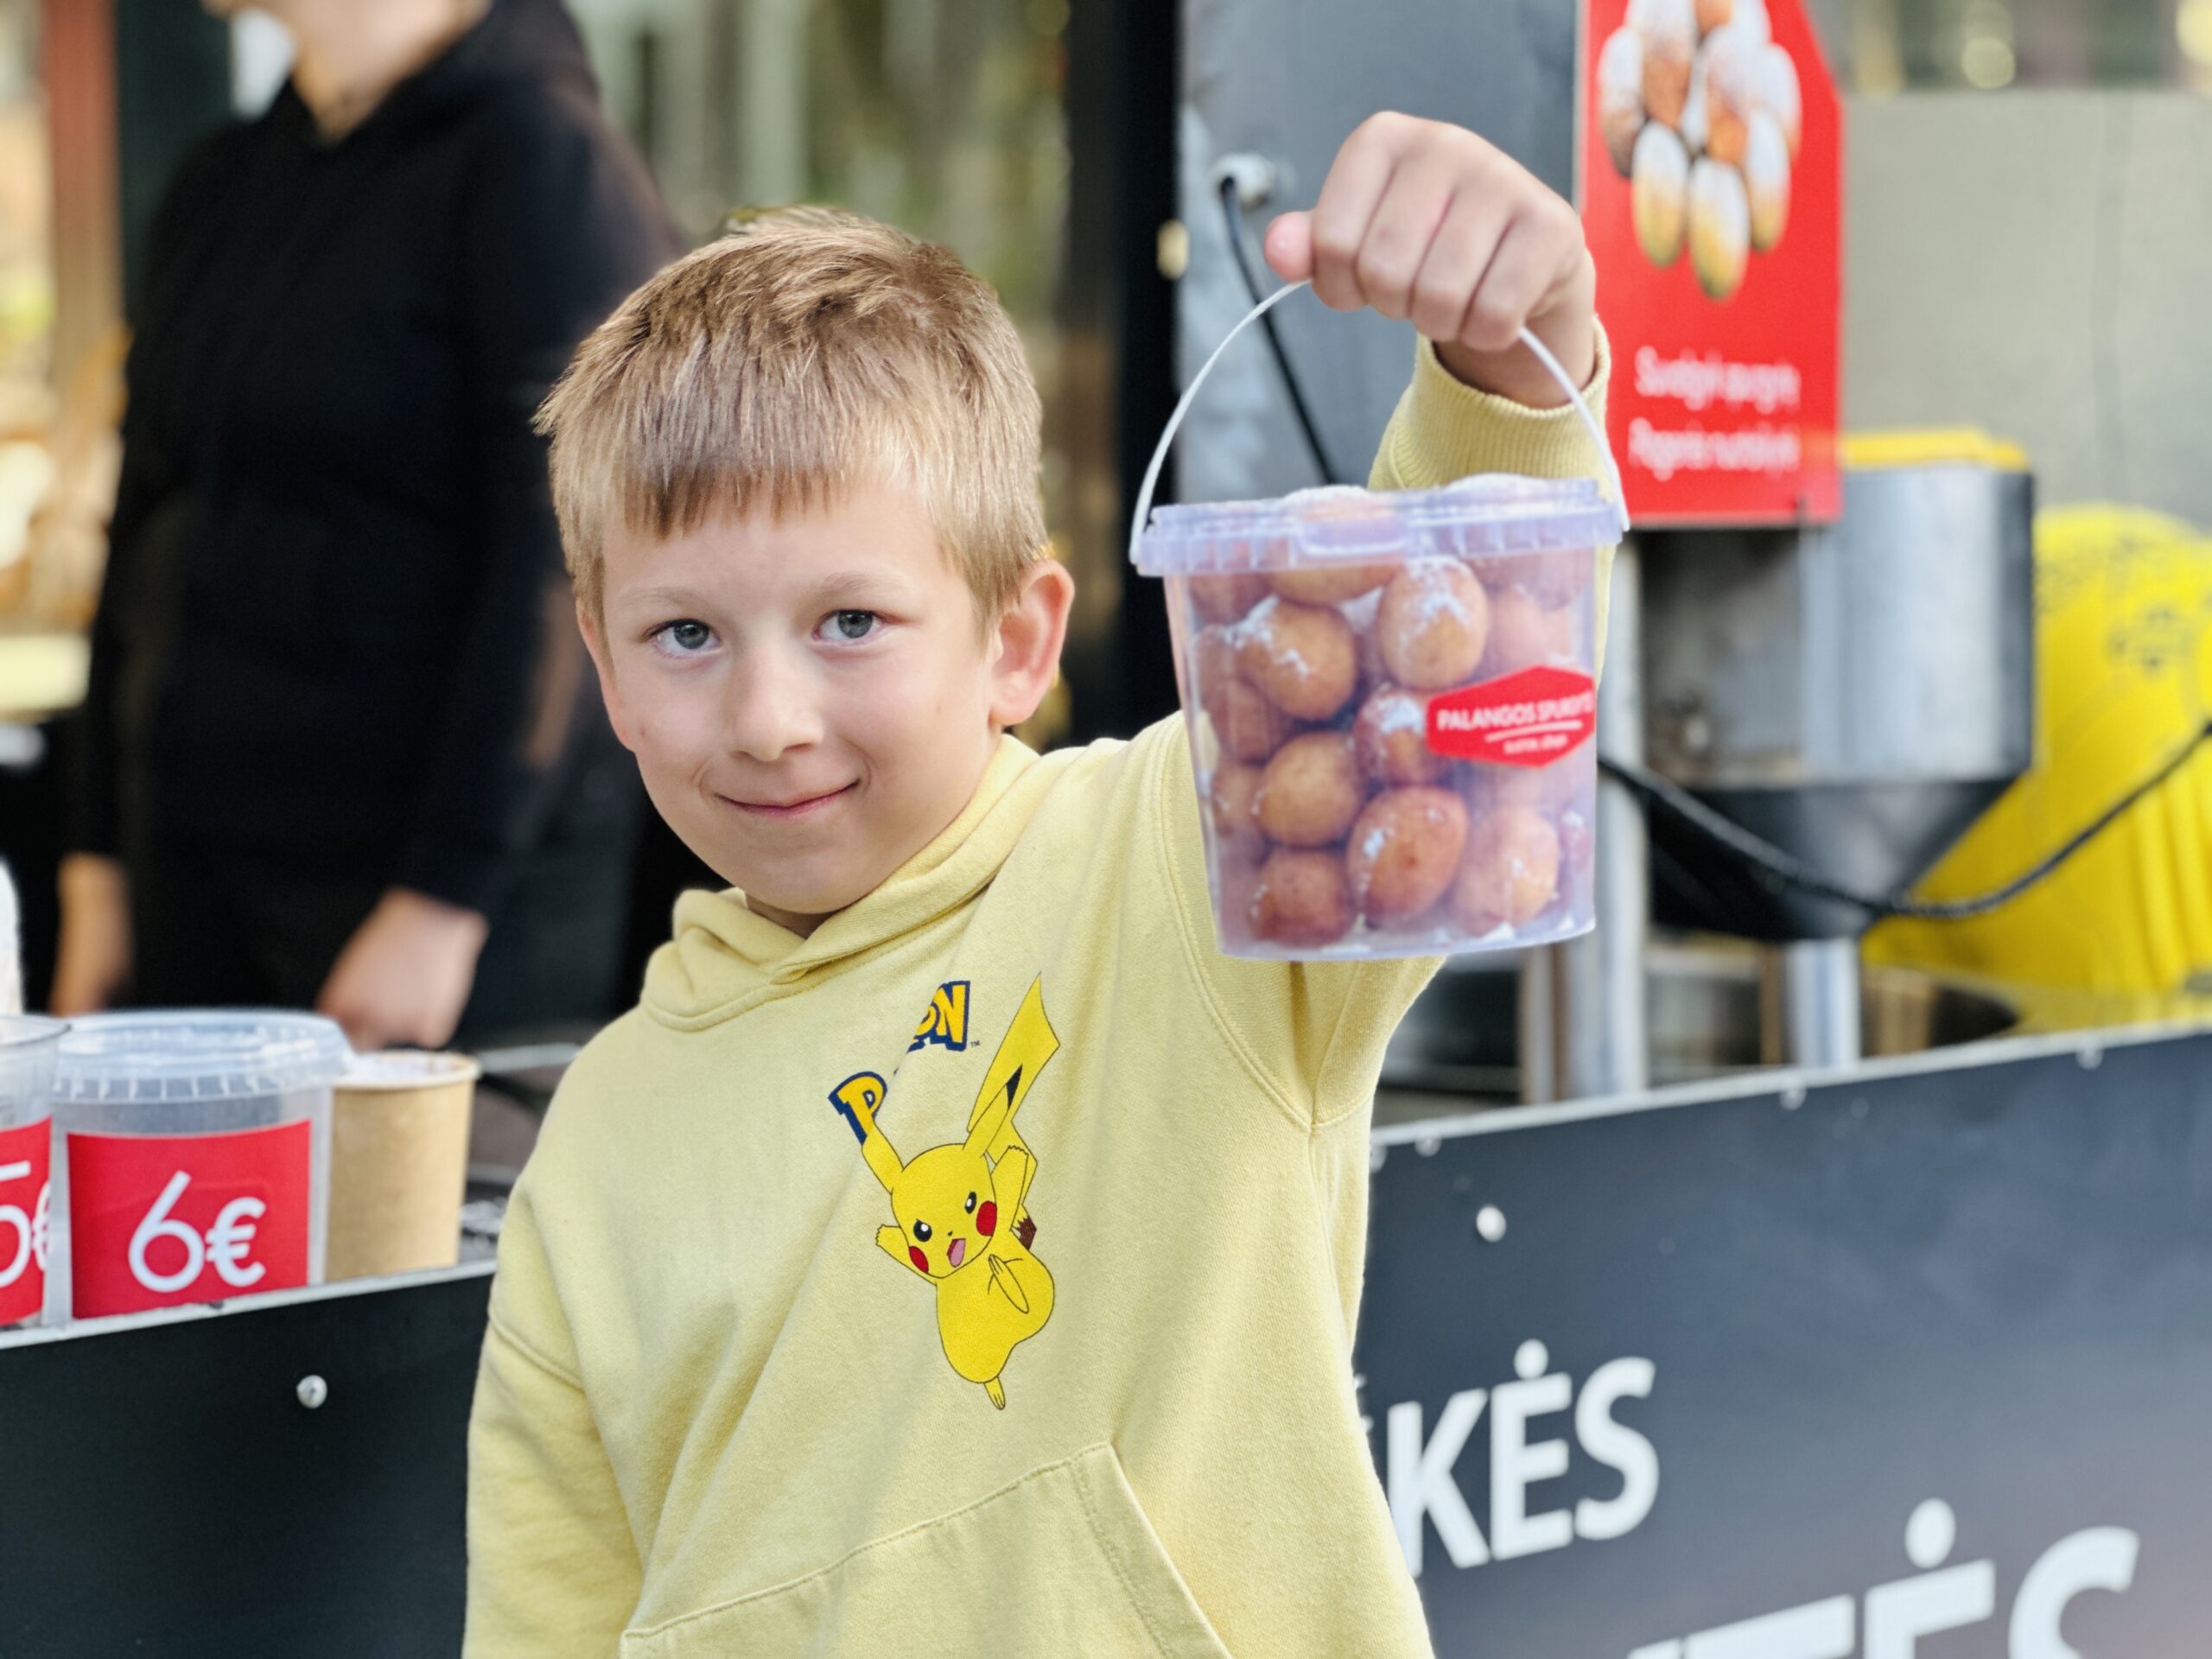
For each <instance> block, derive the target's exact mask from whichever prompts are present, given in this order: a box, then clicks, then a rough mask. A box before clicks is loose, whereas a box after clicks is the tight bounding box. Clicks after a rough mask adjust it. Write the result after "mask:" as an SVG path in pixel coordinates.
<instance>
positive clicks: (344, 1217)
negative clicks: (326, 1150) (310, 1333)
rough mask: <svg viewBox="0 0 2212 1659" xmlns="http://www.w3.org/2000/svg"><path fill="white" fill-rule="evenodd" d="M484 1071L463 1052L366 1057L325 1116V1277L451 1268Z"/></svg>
mask: <svg viewBox="0 0 2212 1659" xmlns="http://www.w3.org/2000/svg"><path fill="white" fill-rule="evenodd" d="M481 1070H482V1068H480V1066H479V1065H477V1064H476V1062H475V1061H474V1060H472V1059H470V1058H467V1056H466V1055H461V1054H426V1053H422V1052H416V1051H414V1050H409V1049H392V1050H388V1051H386V1052H384V1053H381V1054H365V1055H362V1056H361V1057H360V1058H358V1059H356V1060H355V1061H354V1063H353V1070H352V1071H349V1072H347V1073H346V1076H345V1077H342V1078H340V1080H339V1084H338V1087H337V1090H336V1096H335V1099H334V1110H333V1113H332V1117H331V1137H330V1245H329V1256H328V1266H327V1269H326V1272H325V1276H326V1277H327V1278H329V1279H361V1278H366V1277H368V1276H370V1275H371V1274H383V1273H409V1272H413V1271H415V1270H416V1269H418V1268H449V1267H451V1266H452V1265H453V1264H454V1261H455V1260H456V1259H458V1257H459V1255H460V1251H461V1198H462V1197H463V1195H464V1192H465V1190H466V1188H467V1180H468V1118H469V1111H470V1108H471V1107H472V1106H473V1105H474V1102H475V1098H476V1079H477V1077H478V1076H479V1075H480V1072H481Z"/></svg>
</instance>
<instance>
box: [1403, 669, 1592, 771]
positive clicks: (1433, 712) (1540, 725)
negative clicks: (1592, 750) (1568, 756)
mask: <svg viewBox="0 0 2212 1659" xmlns="http://www.w3.org/2000/svg"><path fill="white" fill-rule="evenodd" d="M1597 729H1598V686H1597V682H1596V681H1594V680H1592V678H1591V677H1589V676H1588V675H1587V674H1585V673H1583V672H1582V671H1580V669H1573V668H1552V667H1541V668H1524V669H1522V671H1520V672H1519V673H1517V674H1507V675H1503V676H1501V677H1499V678H1497V679H1495V680H1484V682H1483V683H1481V684H1480V685H1470V686H1466V687H1464V688H1462V689H1461V690H1457V691H1447V692H1446V693H1445V694H1444V695H1443V696H1440V697H1432V698H1430V699H1429V703H1428V747H1429V749H1430V751H1431V752H1432V753H1436V754H1448V755H1451V756H1452V757H1453V758H1454V759H1455V760H1480V761H1483V762H1484V763H1485V764H1486V765H1489V766H1549V765H1551V763H1552V762H1553V761H1554V760H1558V759H1559V758H1560V756H1561V755H1563V754H1565V753H1567V752H1568V751H1569V750H1571V749H1574V748H1577V747H1580V746H1581V745H1582V744H1584V743H1586V742H1588V741H1590V735H1591V734H1592V733H1593V732H1595V731H1596V730H1597Z"/></svg>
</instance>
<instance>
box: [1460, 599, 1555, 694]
mask: <svg viewBox="0 0 2212 1659" xmlns="http://www.w3.org/2000/svg"><path fill="white" fill-rule="evenodd" d="M1573 651H1574V619H1573V617H1571V616H1570V615H1568V614H1567V612H1565V611H1548V610H1546V609H1545V608H1544V607H1542V606H1541V605H1540V604H1538V603H1537V602H1536V597H1535V594H1531V593H1529V592H1528V591H1527V590H1526V589H1524V588H1499V589H1497V590H1496V591H1494V592H1493V593H1492V594H1491V596H1490V644H1489V646H1488V648H1487V649H1486V650H1484V652H1483V665H1482V677H1483V678H1484V679H1486V680H1494V679H1496V678H1497V677H1498V676H1499V675H1501V674H1513V673H1517V672H1518V671H1520V670H1522V669H1524V668H1534V667H1535V665H1536V664H1539V663H1548V662H1552V661H1554V660H1555V659H1557V658H1564V657H1569V656H1572V655H1573Z"/></svg>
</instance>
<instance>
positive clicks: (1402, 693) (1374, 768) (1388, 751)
mask: <svg viewBox="0 0 2212 1659" xmlns="http://www.w3.org/2000/svg"><path fill="white" fill-rule="evenodd" d="M1351 736H1352V742H1353V744H1354V745H1355V746H1356V747H1357V749H1358V752H1359V766H1360V770H1361V771H1362V772H1365V773H1366V774H1367V775H1368V776H1369V777H1370V778H1371V779H1374V780H1375V781H1376V783H1378V784H1384V785H1404V784H1433V783H1435V782H1437V781H1439V780H1440V779H1442V778H1443V776H1444V774H1445V773H1446V772H1448V771H1450V770H1451V766H1452V763H1451V761H1450V760H1447V759H1446V758H1445V757H1444V756H1443V755H1440V754H1439V753H1436V752H1435V751H1434V750H1433V749H1432V748H1430V747H1428V698H1427V696H1426V695H1425V694H1424V693H1422V692H1419V691H1408V690H1405V688H1404V687H1402V686H1395V685H1386V686H1384V687H1383V689H1382V690H1379V691H1377V692H1376V694H1375V695H1374V696H1371V697H1370V698H1368V700H1367V701H1366V702H1363V703H1362V704H1361V705H1360V707H1359V718H1358V719H1357V720H1355V721H1353V722H1352V727H1351Z"/></svg>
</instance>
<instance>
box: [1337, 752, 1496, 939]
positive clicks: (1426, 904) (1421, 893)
mask: <svg viewBox="0 0 2212 1659" xmlns="http://www.w3.org/2000/svg"><path fill="white" fill-rule="evenodd" d="M1466 840H1467V806H1466V803H1465V802H1464V801H1462V800H1461V799H1460V798H1459V797H1458V796H1457V795H1455V794H1454V793H1452V791H1450V790H1448V789H1430V788H1425V787H1420V786H1416V787H1414V788H1411V789H1393V790H1387V791H1384V792H1383V793H1382V794H1380V795H1377V796H1376V798H1374V799H1373V800H1371V801H1370V802H1369V803H1368V804H1367V805H1366V807H1365V808H1364V809H1363V810H1362V811H1361V813H1360V815H1359V817H1358V818H1357V820H1356V821H1355V822H1354V823H1353V824H1352V827H1351V837H1350V838H1349V841H1348V842H1347V843H1346V846H1345V849H1344V868H1345V873H1346V874H1348V875H1349V876H1350V878H1351V899H1352V904H1353V905H1354V906H1356V907H1357V909H1358V911H1359V912H1360V914H1362V915H1363V916H1364V917H1366V918H1367V919H1368V920H1369V921H1370V922H1372V923H1374V924H1375V925H1376V926H1377V927H1389V926H1392V925H1395V924H1398V923H1401V922H1409V921H1411V920H1413V919H1414V918H1415V917H1417V916H1420V915H1423V914H1425V913H1426V912H1427V911H1428V910H1430V909H1431V908H1432V907H1433V906H1434V905H1435V904H1436V901H1437V900H1438V899H1441V898H1443V897H1444V890H1445V889H1446V887H1450V886H1451V885H1452V876H1453V875H1454V874H1456V873H1457V871H1458V869H1459V854H1460V852H1461V850H1462V849H1464V848H1465V845H1466Z"/></svg>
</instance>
